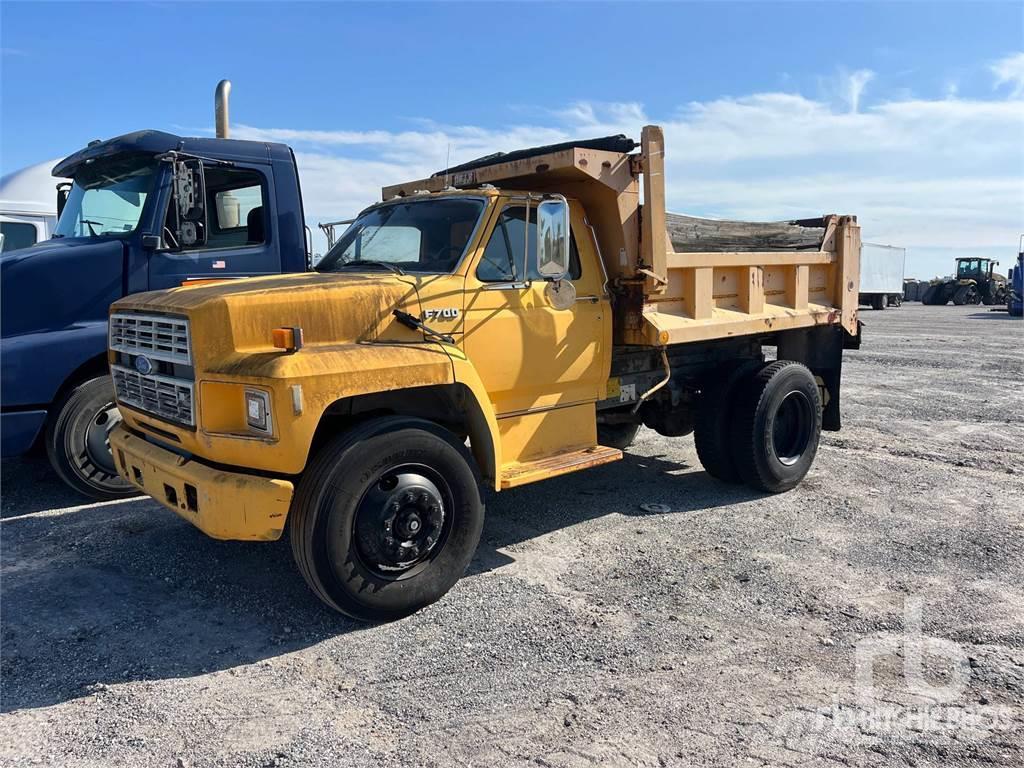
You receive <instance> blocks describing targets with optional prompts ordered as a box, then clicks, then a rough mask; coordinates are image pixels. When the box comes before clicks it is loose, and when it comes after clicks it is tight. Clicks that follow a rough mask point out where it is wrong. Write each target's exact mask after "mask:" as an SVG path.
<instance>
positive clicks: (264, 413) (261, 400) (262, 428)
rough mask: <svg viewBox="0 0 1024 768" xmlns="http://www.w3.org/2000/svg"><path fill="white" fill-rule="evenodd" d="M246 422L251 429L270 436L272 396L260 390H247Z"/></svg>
mask: <svg viewBox="0 0 1024 768" xmlns="http://www.w3.org/2000/svg"><path fill="white" fill-rule="evenodd" d="M245 422H246V424H248V425H249V428H250V429H254V430H256V431H257V432H263V433H264V434H268V435H269V434H270V432H271V431H272V430H271V416H270V396H269V395H268V394H267V393H266V392H261V391H260V390H258V389H247V390H245Z"/></svg>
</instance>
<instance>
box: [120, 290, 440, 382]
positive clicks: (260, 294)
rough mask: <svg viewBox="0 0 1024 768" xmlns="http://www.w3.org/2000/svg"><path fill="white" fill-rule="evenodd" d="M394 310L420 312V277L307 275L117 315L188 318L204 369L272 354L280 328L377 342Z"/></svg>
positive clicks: (133, 302) (173, 298) (316, 338)
mask: <svg viewBox="0 0 1024 768" xmlns="http://www.w3.org/2000/svg"><path fill="white" fill-rule="evenodd" d="M395 309H402V310H404V311H406V312H410V313H412V314H415V315H419V314H420V308H419V302H418V301H417V298H416V290H415V279H414V278H406V277H401V276H398V275H394V276H392V275H378V274H374V275H359V274H347V275H337V274H331V275H328V274H315V273H307V274H296V275H274V276H271V277H255V278H246V279H242V280H226V281H223V282H218V283H208V284H205V285H195V286H185V287H181V288H171V289H169V290H164V291H150V292H148V293H137V294H134V295H132V296H128V297H126V298H124V299H122V300H120V301H118V302H116V303H115V304H114V305H113V306H112V307H111V312H121V311H125V310H129V311H136V312H155V313H159V314H170V315H179V316H185V317H187V318H188V319H189V326H190V333H191V336H192V340H193V343H192V348H193V350H194V352H195V353H197V354H198V355H200V356H201V357H202V358H203V360H199V359H197V360H195V363H196V365H199V366H201V365H202V364H203V362H204V361H209V360H216V359H223V358H224V357H226V356H228V355H230V354H232V353H246V354H251V353H254V352H270V351H273V343H272V337H271V332H272V331H273V329H274V328H281V327H294V326H297V327H300V328H302V331H303V337H304V343H305V344H342V343H352V342H358V341H372V340H376V339H379V338H381V337H382V335H384V334H385V333H388V332H389V330H391V329H392V328H393V326H395V319H394V317H393V315H392V311H393V310H395ZM399 327H400V328H401V327H402V326H399ZM391 335H392V334H391V333H388V336H391ZM405 335H406V334H405V333H403V334H402V336H403V337H404V336H405Z"/></svg>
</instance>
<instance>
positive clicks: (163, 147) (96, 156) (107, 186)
mask: <svg viewBox="0 0 1024 768" xmlns="http://www.w3.org/2000/svg"><path fill="white" fill-rule="evenodd" d="M53 175H54V176H56V177H66V178H68V179H70V180H71V184H70V186H64V187H63V188H61V189H60V190H59V191H58V201H57V207H58V209H60V216H59V219H58V221H57V224H56V226H55V228H54V231H53V233H52V237H51V238H50V239H49V240H46V241H43V242H40V243H38V244H35V245H32V246H30V247H25V248H21V249H18V250H13V251H8V250H6V249H5V251H4V253H3V255H2V259H0V290H2V305H3V306H2V312H3V318H2V323H3V337H2V341H0V357H2V398H3V401H2V434H3V455H4V457H10V456H15V455H18V454H21V453H24V452H25V451H27V450H28V449H29V448H30V447H32V446H33V445H34V444H36V443H37V442H38V441H40V440H42V441H44V442H45V445H46V449H47V453H48V455H49V457H50V460H51V463H52V464H53V466H54V469H55V470H56V471H57V473H58V474H59V475H60V477H61V478H62V479H63V480H64V481H65V482H67V483H68V484H69V485H70V486H72V487H73V488H75V489H76V490H78V491H80V492H81V493H83V494H85V495H89V496H91V497H93V498H108V499H109V498H117V497H120V496H124V495H129V494H131V493H133V492H134V489H133V488H132V486H131V485H130V484H128V483H126V482H125V481H124V480H122V479H121V478H120V477H119V476H118V475H117V471H116V469H115V467H114V465H113V461H112V458H111V455H110V450H109V443H108V440H107V435H108V433H109V431H110V430H111V429H112V428H113V426H114V425H115V424H116V423H118V421H119V420H120V416H119V413H118V410H117V408H116V407H115V405H114V400H113V386H112V384H111V379H110V376H109V372H108V370H107V360H106V349H107V341H108V336H107V314H108V308H109V306H110V304H111V303H112V302H114V301H116V300H117V299H120V298H121V297H123V296H127V295H129V294H132V293H138V292H140V291H150V290H157V289H164V288H171V287H175V286H180V285H182V284H186V283H189V282H195V281H206V280H232V279H234V278H240V277H248V276H253V275H267V274H278V273H281V272H301V271H304V270H305V269H306V268H307V253H308V249H307V237H306V231H305V227H304V221H303V210H302V198H301V193H300V190H299V181H298V174H297V171H296V167H295V158H294V155H293V153H292V151H291V149H290V148H288V147H287V146H284V145H281V144H271V143H264V142H255V141H237V140H231V139H222V138H186V137H181V136H176V135H172V134H169V133H164V132H161V131H138V132H135V133H130V134H126V135H124V136H118V137H116V138H113V139H109V140H107V141H96V142H92V143H90V145H89V146H88V147H86V148H84V149H82V150H80V151H79V152H76V153H75V154H73V155H71V156H70V157H67V158H66V159H64V160H62V161H61V162H59V163H58V164H57V165H56V166H55V167H54V168H53ZM138 332H139V334H140V336H139V339H138V340H139V342H140V343H145V344H147V345H148V346H149V347H150V348H151V353H152V355H153V357H154V358H156V359H160V358H162V357H166V356H167V355H168V354H169V352H168V350H167V348H166V339H165V337H164V333H163V329H162V328H160V327H158V326H157V327H152V328H149V329H145V330H143V329H141V328H140V329H138ZM143 334H145V337H144V338H143Z"/></svg>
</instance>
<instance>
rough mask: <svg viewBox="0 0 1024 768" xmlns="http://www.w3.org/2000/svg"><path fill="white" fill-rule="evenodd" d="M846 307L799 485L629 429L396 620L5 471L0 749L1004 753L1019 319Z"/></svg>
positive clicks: (138, 760) (1023, 374)
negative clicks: (624, 441)
mask: <svg viewBox="0 0 1024 768" xmlns="http://www.w3.org/2000/svg"><path fill="white" fill-rule="evenodd" d="M863 319H864V320H865V322H866V324H867V327H866V329H865V344H864V347H863V349H862V350H860V351H851V352H847V354H846V367H845V371H844V378H845V381H844V389H843V395H844V407H843V415H844V419H845V424H846V426H845V428H844V429H843V431H842V432H840V433H826V435H825V436H824V438H823V443H822V447H821V450H820V452H819V454H818V458H817V461H816V463H815V466H814V468H813V469H812V471H811V473H810V475H809V476H808V477H807V479H806V480H805V481H804V483H803V484H802V485H801V486H800V487H799V488H798V489H796V490H794V491H792V492H790V493H787V494H783V495H781V496H772V497H766V496H761V495H756V494H753V493H750V492H747V491H745V490H739V489H737V488H735V487H731V486H726V485H723V484H721V483H718V482H716V481H714V480H712V479H710V478H709V477H708V476H706V475H705V474H704V472H703V471H702V470H701V468H700V465H699V463H698V462H697V459H696V455H695V452H694V448H693V441H692V439H691V438H682V439H677V440H669V439H665V438H661V437H659V436H657V435H655V434H653V433H651V432H646V431H645V432H643V433H642V436H641V438H640V439H639V440H638V442H637V443H636V445H635V446H634V448H632V449H631V451H630V453H629V454H628V455H627V457H626V458H625V460H623V461H621V462H619V463H617V464H614V465H611V466H609V467H604V468H598V469H595V470H591V471H590V472H585V473H581V474H578V475H575V476H568V477H566V478H561V479H556V480H550V481H547V482H546V483H542V484H539V485H536V486H531V487H527V488H523V489H520V490H516V491H510V492H507V493H503V494H500V495H495V496H492V497H491V498H490V499H489V500H488V520H487V523H486V526H485V530H484V535H483V539H482V540H481V545H480V550H479V553H478V555H477V557H476V559H475V560H474V562H473V564H472V566H471V568H470V572H469V573H468V574H467V575H466V577H465V578H464V579H463V580H462V581H461V582H460V583H459V584H458V585H457V586H456V587H455V589H454V590H453V591H452V592H451V593H450V594H449V595H448V596H447V597H446V598H445V599H443V600H442V601H441V602H440V603H438V604H436V605H434V606H432V607H430V608H428V609H426V610H424V611H421V612H420V613H418V614H417V615H415V616H412V617H410V618H408V619H406V620H403V621H399V622H396V623H393V624H389V625H384V626H374V627H367V626H360V625H357V624H355V623H352V622H350V621H348V620H346V619H344V618H341V617H338V616H335V615H332V614H329V613H327V612H326V611H325V610H324V609H322V608H321V606H320V604H319V603H318V602H317V601H316V600H315V599H314V598H313V597H312V596H311V594H310V593H308V592H307V590H306V587H305V585H304V584H303V582H302V580H301V578H300V577H299V575H298V573H297V572H296V570H295V568H294V567H293V565H292V563H291V560H290V554H289V551H288V546H287V543H285V542H278V543H274V544H241V543H221V542H215V541H212V540H210V539H207V538H205V537H204V536H203V535H201V534H200V533H199V532H198V531H196V530H194V529H193V528H191V527H190V526H189V525H187V524H186V523H185V522H183V521H181V520H179V519H178V518H177V517H175V516H174V515H173V514H171V513H169V512H165V511H164V510H162V509H161V508H159V507H157V506H156V505H155V504H154V503H152V502H150V501H148V500H145V499H134V500H129V501H125V502H118V503H111V504H93V505H86V506H81V505H79V504H78V502H76V500H75V498H74V497H73V496H72V495H71V494H70V493H69V492H66V491H65V490H64V489H63V487H62V486H61V485H60V484H59V483H58V482H57V481H56V480H54V479H53V477H52V476H51V475H50V473H49V471H48V469H47V467H46V465H45V462H43V461H41V460H39V459H35V460H26V461H19V462H5V463H4V464H3V468H2V471H3V506H2V522H0V536H2V604H0V609H2V617H0V619H2V647H0V661H2V673H3V691H2V700H0V710H2V714H0V764H2V765H5V766H6V765H11V766H14V765H37V764H44V765H61V766H104V767H106V766H168V767H170V768H180V767H181V766H188V767H189V768H199V767H200V766H300V765H301V766H304V765H317V766H331V767H332V768H333V766H338V765H352V766H406V765H442V766H443V765H475V766H490V765H517V764H534V765H540V766H585V765H593V764H604V765H651V766H664V765H673V766H674V765H679V766H683V765H687V766H689V765H740V766H743V765H833V764H836V763H839V764H843V765H857V766H874V765H908V766H915V765H917V766H925V765H938V764H943V765H946V764H956V765H965V764H972V763H984V764H987V765H1005V766H1020V765H1022V764H1024V557H1022V555H1024V392H1022V387H1021V382H1022V378H1024V354H1022V349H1024V333H1022V331H1024V324H1022V323H1020V322H1017V321H1013V320H1010V319H1009V318H1008V316H1007V315H1006V314H1005V313H993V312H988V311H987V308H984V307H982V308H977V307H922V306H920V305H917V304H909V305H905V306H904V307H903V308H901V309H898V310H887V311H884V312H870V311H865V312H864V314H863ZM646 503H655V504H663V505H667V507H668V508H669V509H670V511H669V512H661V511H658V512H657V513H650V512H645V511H644V510H643V509H641V505H642V504H646Z"/></svg>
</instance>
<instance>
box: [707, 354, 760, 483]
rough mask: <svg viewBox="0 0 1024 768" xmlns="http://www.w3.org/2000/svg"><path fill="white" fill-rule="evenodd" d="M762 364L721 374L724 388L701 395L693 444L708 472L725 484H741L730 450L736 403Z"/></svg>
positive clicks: (749, 364)
mask: <svg viewBox="0 0 1024 768" xmlns="http://www.w3.org/2000/svg"><path fill="white" fill-rule="evenodd" d="M758 364H759V363H757V362H754V361H749V362H747V363H741V364H740V365H729V366H726V367H724V368H722V369H720V372H719V377H720V379H719V380H724V381H723V383H722V385H721V386H719V387H716V388H714V389H713V390H711V391H710V392H709V393H707V392H706V393H702V394H701V403H700V406H699V407H698V408H697V416H696V419H695V423H694V430H693V443H694V446H695V447H696V449H697V458H698V459H699V460H700V463H701V466H702V467H704V471H705V472H707V473H708V474H709V475H711V476H712V477H714V478H717V479H718V480H721V481H722V482H725V483H738V482H740V476H739V472H737V471H736V465H735V462H734V461H733V458H732V451H731V450H730V446H729V439H730V437H731V435H730V433H731V431H732V430H731V428H730V422H731V412H732V407H731V406H732V402H731V401H732V399H733V394H734V393H735V391H736V388H737V386H738V385H739V384H740V383H741V382H742V379H743V378H744V377H745V376H747V375H749V374H750V373H751V372H752V371H753V370H754V369H755V367H756V366H757V365H758Z"/></svg>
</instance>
